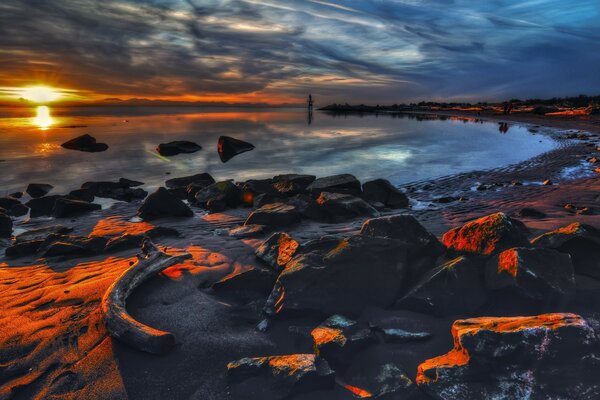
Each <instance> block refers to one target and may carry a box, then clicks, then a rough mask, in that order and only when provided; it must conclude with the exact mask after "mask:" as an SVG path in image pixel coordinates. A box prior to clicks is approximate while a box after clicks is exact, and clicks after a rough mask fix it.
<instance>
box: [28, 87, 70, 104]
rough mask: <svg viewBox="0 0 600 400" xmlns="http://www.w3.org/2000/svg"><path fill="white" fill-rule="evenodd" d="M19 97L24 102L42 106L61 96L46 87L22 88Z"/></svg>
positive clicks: (54, 90)
mask: <svg viewBox="0 0 600 400" xmlns="http://www.w3.org/2000/svg"><path fill="white" fill-rule="evenodd" d="M20 96H21V97H22V98H24V99H25V100H29V101H33V102H34V103H40V104H43V103H49V102H52V101H55V100H58V99H59V98H60V96H61V94H60V92H58V91H57V90H56V89H53V88H51V87H48V86H32V87H27V88H24V89H23V90H22V91H21V93H20Z"/></svg>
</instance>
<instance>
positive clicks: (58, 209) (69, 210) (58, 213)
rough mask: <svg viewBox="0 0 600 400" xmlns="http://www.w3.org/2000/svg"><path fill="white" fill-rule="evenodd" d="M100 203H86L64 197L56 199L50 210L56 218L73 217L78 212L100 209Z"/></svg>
mask: <svg viewBox="0 0 600 400" xmlns="http://www.w3.org/2000/svg"><path fill="white" fill-rule="evenodd" d="M100 209H102V207H101V206H100V204H94V203H88V202H85V201H81V200H71V199H67V198H64V197H61V198H58V199H56V201H55V202H54V209H53V211H52V213H53V215H54V216H55V217H56V218H67V217H73V216H76V215H80V214H85V213H88V212H92V211H96V210H100Z"/></svg>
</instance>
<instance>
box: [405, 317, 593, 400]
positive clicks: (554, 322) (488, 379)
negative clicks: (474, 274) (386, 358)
mask: <svg viewBox="0 0 600 400" xmlns="http://www.w3.org/2000/svg"><path fill="white" fill-rule="evenodd" d="M452 335H453V336H454V349H453V350H451V351H450V352H449V353H448V354H446V355H443V356H440V357H436V358H432V359H429V360H427V361H425V362H424V363H422V364H421V365H419V368H418V372H417V379H416V381H417V384H418V385H419V386H420V387H421V389H424V390H425V391H426V392H427V393H428V394H430V395H432V396H433V397H434V398H436V399H445V400H459V399H460V400H462V399H501V398H506V399H525V398H527V399H593V398H598V397H599V396H600V383H599V381H598V375H599V374H600V363H599V362H598V358H599V346H598V338H597V336H596V334H595V332H594V330H593V329H592V328H591V327H590V326H589V324H588V323H587V322H586V321H585V320H584V319H583V318H581V317H580V316H578V315H574V314H544V315H538V316H533V317H498V318H496V317H481V318H472V319H467V320H458V321H456V322H454V324H453V326H452ZM573 382H577V383H576V384H573Z"/></svg>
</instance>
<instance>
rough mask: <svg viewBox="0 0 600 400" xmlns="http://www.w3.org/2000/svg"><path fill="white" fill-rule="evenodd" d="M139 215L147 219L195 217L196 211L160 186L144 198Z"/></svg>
mask: <svg viewBox="0 0 600 400" xmlns="http://www.w3.org/2000/svg"><path fill="white" fill-rule="evenodd" d="M138 215H139V216H140V217H141V218H143V219H145V220H152V219H155V218H162V217H193V216H194V213H193V212H192V210H191V209H190V208H189V207H188V206H187V205H186V204H185V203H184V202H183V201H181V200H179V199H178V198H176V197H175V196H173V195H172V194H171V193H169V191H168V190H167V189H165V188H164V187H159V188H158V189H157V190H156V192H154V193H152V194H151V195H150V196H148V197H147V198H146V200H144V203H143V204H142V206H141V207H140V208H139V209H138Z"/></svg>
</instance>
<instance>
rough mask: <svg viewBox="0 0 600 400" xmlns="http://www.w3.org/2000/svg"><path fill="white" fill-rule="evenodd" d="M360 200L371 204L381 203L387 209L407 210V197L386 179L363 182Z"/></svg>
mask: <svg viewBox="0 0 600 400" xmlns="http://www.w3.org/2000/svg"><path fill="white" fill-rule="evenodd" d="M362 198H363V199H365V200H366V201H368V202H369V203H371V204H373V203H382V204H383V205H384V206H386V207H389V208H408V197H406V195H405V194H404V193H402V192H401V191H400V190H398V189H397V188H396V187H394V185H392V184H391V183H390V181H388V180H386V179H375V180H373V181H369V182H365V183H364V184H363V185H362Z"/></svg>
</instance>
